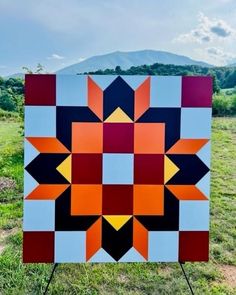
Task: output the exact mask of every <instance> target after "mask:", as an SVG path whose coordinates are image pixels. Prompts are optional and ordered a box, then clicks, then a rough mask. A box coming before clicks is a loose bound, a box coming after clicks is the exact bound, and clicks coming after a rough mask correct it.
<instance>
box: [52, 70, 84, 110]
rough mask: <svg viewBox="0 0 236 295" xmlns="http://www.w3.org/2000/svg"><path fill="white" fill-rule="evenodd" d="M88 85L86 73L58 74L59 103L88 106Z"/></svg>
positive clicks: (57, 93)
mask: <svg viewBox="0 0 236 295" xmlns="http://www.w3.org/2000/svg"><path fill="white" fill-rule="evenodd" d="M87 87H88V86H87V76H86V75H57V76H56V101H57V105H58V106H87Z"/></svg>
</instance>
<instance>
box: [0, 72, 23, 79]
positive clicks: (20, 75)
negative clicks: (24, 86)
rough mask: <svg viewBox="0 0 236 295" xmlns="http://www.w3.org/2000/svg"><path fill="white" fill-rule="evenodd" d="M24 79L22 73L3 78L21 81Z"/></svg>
mask: <svg viewBox="0 0 236 295" xmlns="http://www.w3.org/2000/svg"><path fill="white" fill-rule="evenodd" d="M24 77H25V74H23V73H15V74H12V75H9V76H5V77H4V78H6V79H9V78H21V79H24Z"/></svg>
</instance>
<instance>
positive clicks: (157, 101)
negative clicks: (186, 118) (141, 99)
mask: <svg viewBox="0 0 236 295" xmlns="http://www.w3.org/2000/svg"><path fill="white" fill-rule="evenodd" d="M181 84H182V77H179V76H173V77H170V76H153V77H151V107H180V106H181V89H182V85H181Z"/></svg>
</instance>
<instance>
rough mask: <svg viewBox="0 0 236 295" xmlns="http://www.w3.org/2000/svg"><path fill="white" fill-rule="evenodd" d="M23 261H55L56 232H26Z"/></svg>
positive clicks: (24, 234) (24, 235)
mask: <svg viewBox="0 0 236 295" xmlns="http://www.w3.org/2000/svg"><path fill="white" fill-rule="evenodd" d="M23 262H24V263H31V262H32V263H33V262H42V263H50V262H54V232H24V233H23Z"/></svg>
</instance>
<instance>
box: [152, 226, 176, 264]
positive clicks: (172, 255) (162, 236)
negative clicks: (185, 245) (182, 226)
mask: <svg viewBox="0 0 236 295" xmlns="http://www.w3.org/2000/svg"><path fill="white" fill-rule="evenodd" d="M148 240H149V243H148V253H149V254H148V255H149V257H148V260H149V261H153V262H176V261H178V253H179V232H178V231H150V232H149V236H148Z"/></svg>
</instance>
